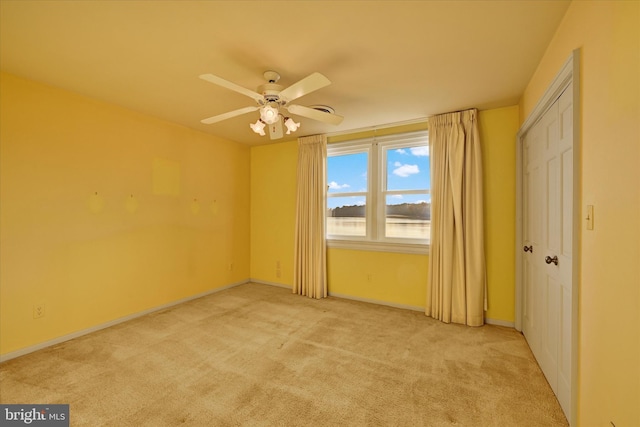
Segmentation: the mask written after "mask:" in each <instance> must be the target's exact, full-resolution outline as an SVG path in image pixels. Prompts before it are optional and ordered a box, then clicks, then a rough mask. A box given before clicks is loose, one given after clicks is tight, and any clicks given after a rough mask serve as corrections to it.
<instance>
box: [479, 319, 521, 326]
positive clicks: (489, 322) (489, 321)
mask: <svg viewBox="0 0 640 427" xmlns="http://www.w3.org/2000/svg"><path fill="white" fill-rule="evenodd" d="M484 323H486V324H487V325H495V326H506V327H507V328H515V327H516V324H515V322H507V321H506V320H500V319H484Z"/></svg>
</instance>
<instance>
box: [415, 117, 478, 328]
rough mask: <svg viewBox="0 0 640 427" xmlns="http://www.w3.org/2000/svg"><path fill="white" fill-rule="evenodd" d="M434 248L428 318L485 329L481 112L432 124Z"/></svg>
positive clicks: (432, 244) (428, 291) (440, 119)
mask: <svg viewBox="0 0 640 427" xmlns="http://www.w3.org/2000/svg"><path fill="white" fill-rule="evenodd" d="M429 146H430V148H429V149H430V154H431V247H430V250H429V287H428V289H427V305H426V314H427V316H431V317H433V318H435V319H439V320H441V321H443V322H445V323H449V322H454V323H461V324H466V325H469V326H481V325H482V324H484V310H485V308H486V292H485V288H486V270H485V268H486V267H485V257H484V232H483V207H482V157H481V152H480V139H479V134H478V112H477V110H467V111H462V112H456V113H449V114H442V115H439V116H435V117H431V118H430V119H429Z"/></svg>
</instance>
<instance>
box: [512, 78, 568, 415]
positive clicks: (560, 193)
mask: <svg viewBox="0 0 640 427" xmlns="http://www.w3.org/2000/svg"><path fill="white" fill-rule="evenodd" d="M572 99H573V95H572V90H571V88H568V89H567V90H565V91H564V92H563V94H562V95H561V96H560V98H559V99H558V100H557V101H556V102H555V103H554V104H553V105H552V106H551V108H549V110H548V111H547V112H546V113H545V114H544V115H543V116H542V118H541V119H540V121H539V122H538V123H536V125H534V126H533V127H532V128H531V130H530V131H529V132H528V134H527V136H526V137H525V139H524V143H523V180H522V182H523V187H524V188H523V204H524V206H523V228H524V229H523V242H524V248H523V249H524V250H523V252H522V257H523V259H522V265H523V275H524V277H523V284H524V286H523V290H524V295H523V303H524V304H523V333H524V335H525V337H526V338H527V342H528V343H529V346H530V347H531V351H532V352H533V354H534V356H535V357H536V359H537V361H538V363H539V364H540V367H541V368H542V371H543V372H544V374H545V376H546V378H547V381H548V382H549V384H550V385H551V388H552V389H553V391H554V393H555V394H556V396H557V397H558V400H559V402H560V405H561V406H562V408H563V410H564V412H565V414H566V415H567V417H568V418H569V414H570V406H571V307H572V302H571V301H572V295H571V283H572V217H573V213H572V203H573V117H572Z"/></svg>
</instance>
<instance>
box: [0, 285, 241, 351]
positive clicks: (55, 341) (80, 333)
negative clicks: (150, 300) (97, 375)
mask: <svg viewBox="0 0 640 427" xmlns="http://www.w3.org/2000/svg"><path fill="white" fill-rule="evenodd" d="M248 282H249V279H247V280H242V281H240V282H235V283H232V284H230V285H226V286H222V287H220V288H215V289H210V290H208V291H205V292H201V293H199V294H195V295H191V296H188V297H186V298H181V299H179V300H175V301H171V302H169V303H166V304H162V305H159V306H157V307H153V308H149V309H147V310H143V311H140V312H137V313H133V314H129V315H128V316H124V317H119V318H117V319H114V320H110V321H108V322H105V323H101V324H99V325H95V326H92V327H90V328H87V329H82V330H80V331H76V332H73V333H70V334H67V335H63V336H60V337H57V338H53V339H51V340H47V341H43V342H41V343H38V344H35V345H32V346H29V347H25V348H21V349H20V350H16V351H11V352H9V353H6V354H3V355H0V363H2V362H5V361H7V360H11V359H15V358H16V357H20V356H24V355H25V354H29V353H33V352H34V351H38V350H42V349H43V348H47V347H51V346H53V345H56V344H60V343H63V342H65V341H69V340H72V339H74V338H78V337H81V336H83V335H87V334H90V333H92V332H96V331H99V330H101V329H105V328H108V327H111V326H115V325H117V324H119V323H123V322H127V321H129V320H132V319H135V318H137V317H141V316H145V315H147V314H150V313H153V312H155V311H159V310H164V309H166V308H169V307H173V306H174V305H178V304H182V303H185V302H187V301H191V300H194V299H198V298H202V297H204V296H207V295H211V294H215V293H216V292H220V291H224V290H225V289H230V288H233V287H236V286H239V285H244V284H245V283H248Z"/></svg>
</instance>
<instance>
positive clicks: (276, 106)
mask: <svg viewBox="0 0 640 427" xmlns="http://www.w3.org/2000/svg"><path fill="white" fill-rule="evenodd" d="M263 75H264V78H265V79H266V80H267V82H268V83H265V84H263V85H261V86H259V87H258V88H257V90H256V91H255V92H254V91H252V90H250V89H246V88H244V87H242V86H240V85H237V84H235V83H232V82H230V81H228V80H225V79H223V78H222V77H218V76H215V75H213V74H202V75H201V76H200V78H201V79H202V80H206V81H208V82H210V83H213V84H216V85H218V86H222V87H224V88H227V89H230V90H233V91H235V92H238V93H241V94H242V95H245V96H248V97H249V98H252V99H253V100H254V101H256V105H254V106H250V107H244V108H240V109H238V110H233V111H229V112H227V113H223V114H218V115H217V116H213V117H209V118H207V119H203V120H200V122H201V123H204V124H212V123H217V122H220V121H222V120H226V119H230V118H232V117H236V116H240V115H242V114H247V113H251V112H253V111H257V110H260V118H259V119H258V120H257V121H256V122H255V123H251V124H250V125H249V126H250V127H251V129H252V130H253V131H254V132H255V133H257V134H260V135H263V136H264V135H265V132H264V128H265V127H266V126H268V127H269V136H270V137H271V139H278V138H282V136H283V135H282V125H283V123H284V125H285V126H286V128H287V134H290V133H291V132H294V131H295V130H297V129H298V127H299V126H300V123H296V122H295V121H294V120H293V119H292V118H290V117H285V116H284V115H283V114H282V113H281V112H280V111H281V110H287V111H288V112H289V113H291V114H294V115H296V116H301V117H306V118H309V119H313V120H317V121H320V122H323V123H330V124H333V125H338V124H340V123H341V122H342V120H343V119H344V117H342V116H339V115H337V114H335V113H334V110H333V108H331V107H328V106H325V105H316V106H311V107H305V106H302V105H297V104H289V102H291V101H293V100H294V99H298V98H300V97H302V96H304V95H307V94H309V93H311V92H314V91H316V90H318V89H321V88H323V87H325V86H328V85H330V84H331V82H330V81H329V79H327V78H326V77H325V76H323V75H322V74H320V73H313V74H310V75H308V76H307V77H305V78H303V79H302V80H300V81H298V82H296V83H294V84H292V85H291V86H289V87H287V88H286V89H285V88H283V87H282V86H281V85H279V84H278V80H280V74H278V73H276V72H275V71H265V72H264V74H263Z"/></svg>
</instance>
